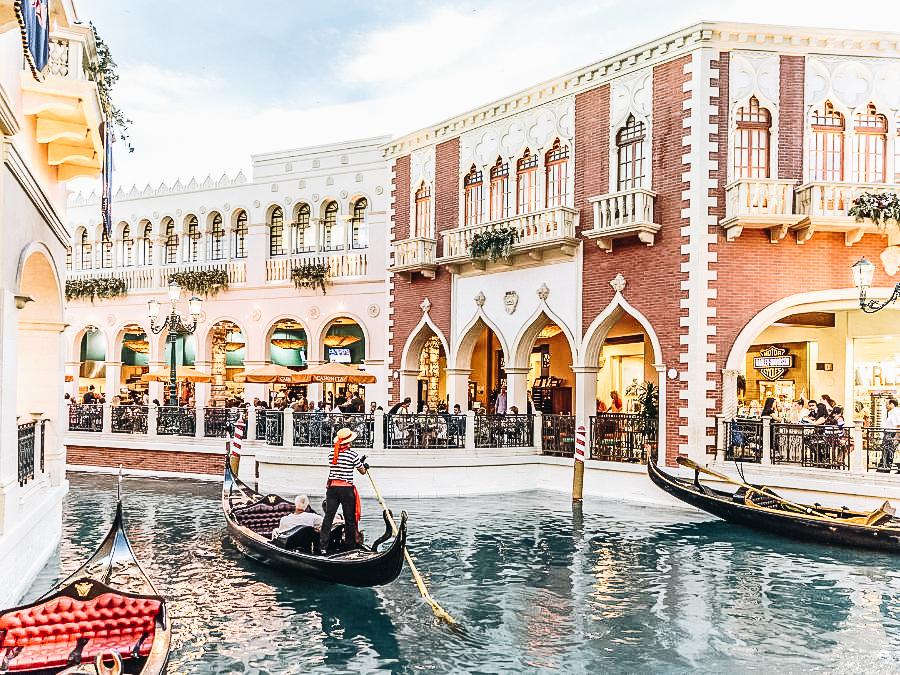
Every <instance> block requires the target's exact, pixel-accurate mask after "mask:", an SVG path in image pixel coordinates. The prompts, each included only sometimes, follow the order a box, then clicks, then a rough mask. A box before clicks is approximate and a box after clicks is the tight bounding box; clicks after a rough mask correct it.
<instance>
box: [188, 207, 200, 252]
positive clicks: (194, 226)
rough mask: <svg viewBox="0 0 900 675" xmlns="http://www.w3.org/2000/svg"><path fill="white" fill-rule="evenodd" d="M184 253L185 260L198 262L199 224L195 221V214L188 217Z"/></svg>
mask: <svg viewBox="0 0 900 675" xmlns="http://www.w3.org/2000/svg"><path fill="white" fill-rule="evenodd" d="M186 255H187V260H186V262H200V225H199V224H198V223H197V216H191V217H190V218H188V223H187V251H186Z"/></svg>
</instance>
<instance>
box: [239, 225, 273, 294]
mask: <svg viewBox="0 0 900 675" xmlns="http://www.w3.org/2000/svg"><path fill="white" fill-rule="evenodd" d="M247 215H248V218H249V217H250V214H249V213H248V214H247ZM268 234H269V228H268V227H267V226H266V224H265V223H255V224H248V225H247V238H246V240H245V243H246V246H245V249H246V251H247V257H246V258H245V259H244V260H245V262H246V263H247V285H248V286H251V287H259V286H262V285H263V284H264V283H265V282H266V260H268V258H269V248H268V241H267V239H268Z"/></svg>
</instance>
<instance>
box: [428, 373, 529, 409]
mask: <svg viewBox="0 0 900 675" xmlns="http://www.w3.org/2000/svg"><path fill="white" fill-rule="evenodd" d="M444 372H445V373H447V395H448V396H449V397H450V405H449V408H450V410H453V406H454V405H455V404H457V403H459V407H460V409H461V410H462V411H463V412H465V411H466V410H468V408H469V406H468V401H469V376H470V375H471V374H472V369H471V368H448V369H447V370H446V371H444ZM523 412H525V411H524V410H523Z"/></svg>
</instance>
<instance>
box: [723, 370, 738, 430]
mask: <svg viewBox="0 0 900 675" xmlns="http://www.w3.org/2000/svg"><path fill="white" fill-rule="evenodd" d="M740 374H741V371H739V370H729V369H723V370H722V415H724V416H725V419H726V420H730V419H733V418H734V416H735V414H736V413H737V378H738V375H740Z"/></svg>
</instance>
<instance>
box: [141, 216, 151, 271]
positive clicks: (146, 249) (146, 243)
mask: <svg viewBox="0 0 900 675" xmlns="http://www.w3.org/2000/svg"><path fill="white" fill-rule="evenodd" d="M142 239H143V253H144V259H143V261H142V262H143V264H144V265H152V264H153V226H152V225H150V223H149V222H146V221H145V222H144V235H143V237H142Z"/></svg>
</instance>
